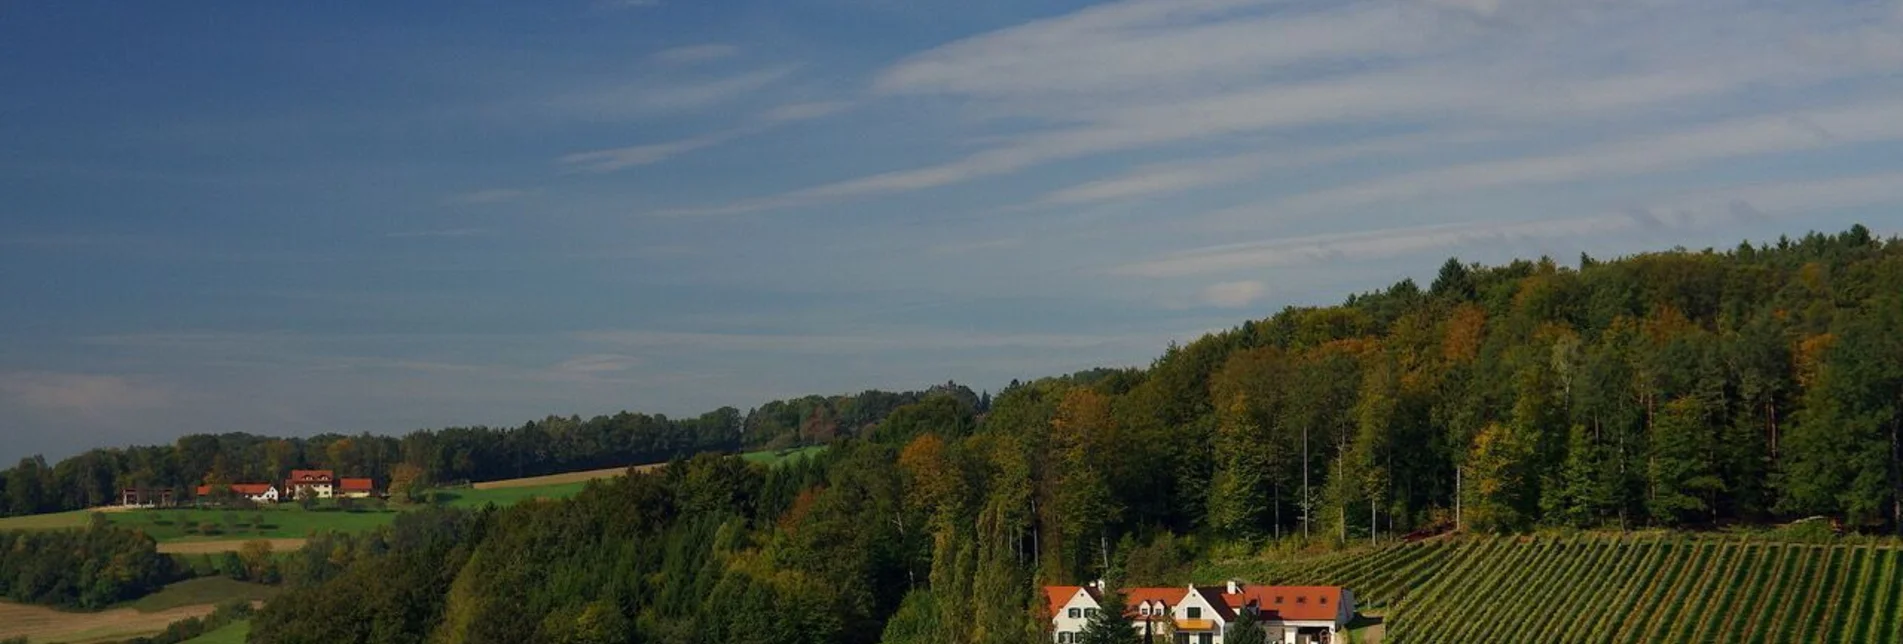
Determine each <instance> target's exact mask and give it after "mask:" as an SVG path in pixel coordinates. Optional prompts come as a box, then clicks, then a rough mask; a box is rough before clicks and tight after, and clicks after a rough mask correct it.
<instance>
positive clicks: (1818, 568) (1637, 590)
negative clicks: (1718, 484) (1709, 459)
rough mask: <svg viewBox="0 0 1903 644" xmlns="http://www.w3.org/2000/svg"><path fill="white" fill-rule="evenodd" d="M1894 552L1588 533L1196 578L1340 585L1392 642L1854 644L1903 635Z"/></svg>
mask: <svg viewBox="0 0 1903 644" xmlns="http://www.w3.org/2000/svg"><path fill="white" fill-rule="evenodd" d="M1853 555H1854V556H1853ZM1899 558H1903V549H1899V548H1898V546H1897V545H1896V544H1894V543H1883V544H1872V543H1859V545H1857V546H1855V547H1854V548H1851V547H1845V546H1843V545H1837V546H1835V547H1833V546H1831V545H1827V544H1822V543H1810V542H1804V543H1786V542H1782V541H1779V540H1775V539H1774V538H1771V537H1766V536H1762V535H1749V536H1743V535H1738V534H1721V535H1695V534H1678V533H1626V534H1591V533H1586V534H1580V535H1577V536H1575V537H1564V538H1555V537H1552V536H1540V537H1534V538H1517V537H1448V538H1443V539H1440V540H1435V541H1430V542H1427V543H1423V544H1406V545H1400V544H1396V545H1387V546H1380V547H1368V546H1360V547H1356V548H1352V549H1350V550H1347V551H1336V552H1329V553H1309V554H1278V555H1262V556H1253V557H1243V558H1239V559H1230V560H1218V561H1205V562H1202V563H1201V564H1200V565H1199V566H1198V567H1197V569H1196V570H1195V571H1194V573H1193V576H1194V577H1195V578H1198V579H1204V578H1208V579H1223V578H1241V579H1249V580H1253V581H1256V582H1258V583H1264V584H1290V585H1305V584H1326V585H1341V586H1346V587H1347V588H1349V589H1350V590H1352V591H1354V592H1355V594H1356V596H1357V597H1356V599H1357V601H1358V602H1359V604H1360V605H1361V606H1363V607H1372V606H1385V607H1387V608H1386V609H1385V610H1383V611H1379V612H1380V613H1381V614H1383V615H1384V617H1383V619H1382V620H1381V621H1382V624H1381V630H1382V631H1385V632H1384V633H1383V635H1384V640H1385V641H1386V642H1389V643H1392V644H1418V643H1423V642H1425V643H1433V642H1456V641H1489V642H1554V641H1565V642H1572V641H1581V642H1584V641H1592V642H1648V643H1649V642H1694V641H1699V642H1702V641H1713V642H1717V641H1722V642H1787V641H1789V642H1797V641H1802V642H1834V643H1846V644H1848V643H1852V642H1855V643H1859V644H1860V643H1863V642H1903V634H1899V633H1897V632H1895V629H1894V627H1893V626H1892V624H1893V623H1894V622H1896V621H1899V616H1900V615H1903V595H1899V593H1898V592H1897V591H1896V590H1894V587H1893V585H1894V584H1896V578H1897V576H1898V575H1897V573H1896V570H1897V567H1898V566H1897V561H1898V559H1899ZM1368 612H1370V613H1373V612H1376V611H1368ZM1362 635H1363V634H1362V633H1359V632H1357V633H1355V638H1356V640H1358V641H1359V640H1362V639H1363V637H1362Z"/></svg>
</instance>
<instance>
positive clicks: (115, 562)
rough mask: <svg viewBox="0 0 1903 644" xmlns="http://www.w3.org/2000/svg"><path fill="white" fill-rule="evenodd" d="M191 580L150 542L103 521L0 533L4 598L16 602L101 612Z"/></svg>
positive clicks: (0, 581)
mask: <svg viewBox="0 0 1903 644" xmlns="http://www.w3.org/2000/svg"><path fill="white" fill-rule="evenodd" d="M190 576H191V571H190V570H187V569H184V568H183V567H182V566H180V565H179V563H178V561H177V560H175V559H174V558H172V557H169V556H166V555H162V554H159V552H158V545H157V544H156V543H154V542H153V541H152V539H151V538H150V537H147V536H146V535H143V534H140V533H138V532H135V531H132V530H126V529H123V528H116V527H113V526H112V525H111V524H110V523H107V522H106V521H105V520H104V518H98V519H95V520H94V521H93V522H92V524H91V525H89V526H87V527H86V528H85V529H82V530H51V531H38V532H0V598H6V599H10V600H13V601H17V602H23V603H29V604H45V605H49V606H61V607H67V608H85V609H100V608H105V607H107V606H110V605H112V604H114V603H117V602H120V601H125V600H129V599H136V598H139V597H142V596H145V595H146V594H148V593H151V592H153V591H155V590H158V589H159V588H160V587H162V586H164V585H165V584H168V583H171V582H174V581H178V580H180V579H185V578H188V577H190Z"/></svg>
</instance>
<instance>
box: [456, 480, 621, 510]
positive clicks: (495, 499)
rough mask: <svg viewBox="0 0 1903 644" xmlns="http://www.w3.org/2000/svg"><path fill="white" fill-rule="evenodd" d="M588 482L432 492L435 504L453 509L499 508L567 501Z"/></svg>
mask: <svg viewBox="0 0 1903 644" xmlns="http://www.w3.org/2000/svg"><path fill="white" fill-rule="evenodd" d="M586 485H587V483H586V482H576V483H558V484H555V485H537V486H534V487H504V488H494V489H488V490H478V489H475V488H456V489H453V490H436V491H434V492H431V495H432V496H433V498H434V501H433V502H434V503H437V504H439V505H447V506H449V507H453V508H479V507H482V506H484V505H487V504H490V503H494V504H496V505H498V506H508V505H514V504H517V503H520V502H523V501H527V500H529V499H566V498H568V497H571V496H575V495H576V494H578V493H580V492H581V489H582V488H583V487H585V486H586Z"/></svg>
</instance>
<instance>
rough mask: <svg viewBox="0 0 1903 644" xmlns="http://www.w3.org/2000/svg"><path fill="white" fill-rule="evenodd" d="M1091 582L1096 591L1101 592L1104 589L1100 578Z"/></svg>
mask: <svg viewBox="0 0 1903 644" xmlns="http://www.w3.org/2000/svg"><path fill="white" fill-rule="evenodd" d="M1092 583H1093V584H1094V585H1096V586H1097V592H1103V591H1104V590H1105V588H1104V585H1103V580H1102V579H1099V580H1097V581H1095V582H1092Z"/></svg>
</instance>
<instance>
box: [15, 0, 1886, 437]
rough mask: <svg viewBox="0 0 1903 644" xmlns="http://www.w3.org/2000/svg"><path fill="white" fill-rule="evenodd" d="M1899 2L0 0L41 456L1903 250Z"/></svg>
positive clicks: (686, 409)
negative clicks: (1538, 286)
mask: <svg viewBox="0 0 1903 644" xmlns="http://www.w3.org/2000/svg"><path fill="white" fill-rule="evenodd" d="M1900 71H1903V2H1898V1H1895V0H1886V1H1865V2H1816V3H1780V2H1747V1H1721V0H1680V1H1672V2H1665V1H1654V0H1607V1H1604V2H1590V3H1582V2H1572V1H1561V0H1444V1H1438V2H1437V1H1430V0H1406V1H1401V0H1396V1H1362V2H1339V1H1336V2H1299V1H1260V0H1124V1H1120V2H1109V3H1097V4H1093V3H1086V2H1044V1H1035V0H963V1H960V2H899V1H896V0H774V1H770V2H748V1H739V2H729V1H720V2H685V1H682V0H650V1H626V0H623V1H618V2H607V1H593V0H578V1H573V2H562V1H548V2H412V3H308V4H299V3H250V2H222V3H191V4H188V5H181V4H176V3H111V4H107V3H92V2H72V1H61V2H0V87H4V88H6V89H5V91H3V92H0V195H5V197H4V199H0V293H3V294H4V296H5V299H6V304H5V306H0V418H4V419H5V420H4V422H5V423H6V424H5V426H4V427H0V459H8V460H10V459H13V458H17V457H19V456H22V455H25V454H30V453H38V452H44V453H46V454H47V455H49V456H52V457H58V456H63V455H68V454H71V453H74V452H77V451H79V450H81V449H84V448H86V447H90V446H95V445H118V444H126V443H146V442H168V441H170V440H171V439H172V438H173V437H175V436H176V435H178V434H181V433H186V432H200V431H215V432H221V431H251V432H259V433H266V434H312V433H317V432H322V431H345V432H357V431H366V430H367V431H377V432H399V431H406V430H409V429H415V428H421V427H435V426H443V425H450V424H476V423H486V424H513V423H516V422H520V421H522V420H525V419H528V418H533V417H538V416H540V415H543V414H546V413H562V414H567V413H571V412H572V413H582V414H595V413H605V412H612V411H616V410H620V409H624V408H625V409H634V410H642V411H651V412H663V413H668V414H675V415H679V414H693V413H698V412H700V411H704V410H707V409H711V408H713V407H717V406H720V405H734V406H737V407H741V408H743V409H744V408H747V407H750V406H753V405H757V404H759V403H760V402H764V401H765V400H768V399H772V398H776V397H785V396H793V395H801V394H806V393H834V392H852V391H857V390H860V389H865V388H873V387H878V388H888V389H908V388H916V387H923V386H926V385H929V384H932V383H936V382H943V381H945V380H947V379H956V380H958V381H960V382H965V383H968V384H971V385H972V386H974V387H979V388H991V389H996V388H997V387H999V386H1001V385H1002V384H1003V383H1005V382H1008V381H1009V380H1010V379H1011V378H1014V377H1025V378H1028V377H1036V376H1042V375H1052V374H1058V373H1064V372H1068V371H1072V370H1075V369H1080V368H1085V367H1089V366H1097V365H1138V364H1145V363H1147V361H1148V360H1149V359H1151V358H1152V357H1154V356H1155V355H1156V354H1157V353H1159V351H1160V350H1161V348H1162V347H1163V346H1164V344H1166V343H1167V342H1169V341H1171V340H1187V339H1190V338H1193V337H1195V336H1196V335H1199V334H1201V333H1202V332H1205V331H1208V330H1212V329H1217V328H1222V327H1227V326H1231V325H1234V324H1236V323H1238V322H1240V321H1241V320H1243V319H1247V318H1252V317H1261V316H1264V315H1266V314H1268V313H1270V312H1272V311H1274V310H1276V309H1279V308H1280V307H1282V306H1285V305H1289V304H1314V303H1328V302H1335V301H1339V300H1340V299H1341V297H1342V296H1344V295H1345V294H1347V293H1348V292H1351V291H1360V290H1367V289H1372V288H1378V287H1382V286H1384V285H1386V284H1390V283H1392V282H1394V281H1396V280H1398V279H1400V278H1403V277H1410V276H1411V277H1416V278H1425V277H1427V276H1429V275H1431V273H1432V272H1433V270H1434V269H1435V268H1437V267H1438V265H1439V263H1440V261H1441V260H1443V259H1445V258H1446V257H1448V256H1450V255H1457V256H1460V257H1462V258H1466V259H1471V260H1481V261H1501V260H1505V259H1509V258H1512V257H1516V256H1529V257H1530V256H1537V255H1541V254H1550V255H1552V256H1554V257H1557V258H1561V259H1566V260H1570V258H1573V257H1576V256H1577V255H1578V253H1580V252H1582V251H1585V252H1591V253H1593V254H1595V255H1614V254H1620V253H1629V252H1635V251H1640V250H1645V249H1653V248H1665V247H1671V246H1675V245H1684V246H1688V247H1703V246H1709V245H1719V246H1729V245H1732V244H1735V243H1736V242H1737V241H1738V240H1740V239H1743V238H1753V239H1767V238H1775V237H1776V236H1777V235H1778V234H1782V233H1792V234H1797V233H1802V232H1804V231H1807V230H1811V229H1820V230H1840V229H1842V228H1845V227H1847V226H1848V225H1850V224H1851V223H1855V222H1863V223H1865V224H1867V225H1869V226H1871V227H1872V228H1873V229H1875V230H1877V231H1878V232H1880V233H1885V234H1893V233H1897V232H1903V230H1899V229H1903V225H1899V224H1903V215H1900V214H1899V213H1900V212H1903V211H1899V209H1898V206H1899V205H1903V203H1900V202H1903V144H1899V142H1900V141H1903V73H1899V72H1900Z"/></svg>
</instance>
